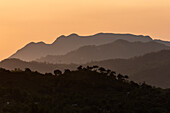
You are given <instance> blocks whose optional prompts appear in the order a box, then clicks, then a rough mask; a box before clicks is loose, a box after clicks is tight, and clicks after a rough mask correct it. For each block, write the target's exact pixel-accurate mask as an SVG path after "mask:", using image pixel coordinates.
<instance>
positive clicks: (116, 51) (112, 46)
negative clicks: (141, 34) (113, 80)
mask: <svg viewBox="0 0 170 113" xmlns="http://www.w3.org/2000/svg"><path fill="white" fill-rule="evenodd" d="M163 49H170V46H165V45H163V44H160V43H157V42H154V41H149V42H128V41H125V40H121V39H119V40H116V41H114V42H112V43H109V44H104V45H99V46H95V45H89V46H84V47H81V48H79V49H77V50H74V51H71V52H69V53H67V54H66V55H59V56H55V55H48V56H46V57H42V58H40V59H37V60H36V61H38V62H48V63H60V64H70V63H75V64H85V63H88V62H92V61H101V60H107V59H115V58H123V59H127V58H131V57H135V56H140V55H144V54H146V53H150V52H155V51H160V50H163Z"/></svg>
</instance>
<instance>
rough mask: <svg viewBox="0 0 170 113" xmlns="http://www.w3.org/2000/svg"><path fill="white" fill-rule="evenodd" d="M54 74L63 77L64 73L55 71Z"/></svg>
mask: <svg viewBox="0 0 170 113" xmlns="http://www.w3.org/2000/svg"><path fill="white" fill-rule="evenodd" d="M54 74H55V75H56V76H59V75H61V74H62V72H61V71H60V70H58V69H57V70H54Z"/></svg>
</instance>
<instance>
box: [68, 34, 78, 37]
mask: <svg viewBox="0 0 170 113" xmlns="http://www.w3.org/2000/svg"><path fill="white" fill-rule="evenodd" d="M68 37H79V35H78V34H76V33H72V34H70V35H69V36H68Z"/></svg>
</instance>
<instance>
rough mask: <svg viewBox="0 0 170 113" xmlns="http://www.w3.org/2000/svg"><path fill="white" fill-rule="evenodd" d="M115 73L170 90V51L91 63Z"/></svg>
mask: <svg viewBox="0 0 170 113" xmlns="http://www.w3.org/2000/svg"><path fill="white" fill-rule="evenodd" d="M86 65H99V66H103V67H105V68H108V69H111V70H116V71H117V72H120V73H123V74H128V75H129V76H130V78H131V79H132V80H134V81H138V82H143V81H145V82H147V83H148V84H152V85H155V86H159V87H164V88H167V87H168V88H170V82H169V81H170V70H169V67H170V50H162V51H159V52H153V53H148V54H146V55H144V56H140V57H135V58H131V59H115V60H105V61H99V62H92V63H88V64H86Z"/></svg>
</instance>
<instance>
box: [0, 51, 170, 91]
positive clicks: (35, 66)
mask: <svg viewBox="0 0 170 113" xmlns="http://www.w3.org/2000/svg"><path fill="white" fill-rule="evenodd" d="M93 65H98V66H102V67H104V68H106V69H111V70H115V71H116V72H117V73H122V74H127V75H128V76H129V77H130V79H131V80H134V81H137V82H143V81H145V82H147V83H148V84H151V85H154V86H158V87H162V88H170V82H169V81H170V70H169V67H170V50H162V51H158V52H152V53H148V54H145V55H143V56H139V57H134V58H130V59H110V60H104V61H98V62H91V63H88V64H84V65H83V66H93ZM77 66H79V65H75V64H69V65H68V64H47V63H38V62H25V61H21V60H18V59H6V60H3V61H1V62H0V67H3V68H6V69H9V70H14V69H15V68H20V69H22V70H24V69H25V68H30V69H31V70H33V71H39V72H42V73H49V72H53V70H54V69H59V70H62V71H63V70H64V69H70V70H75V69H76V67H77Z"/></svg>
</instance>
